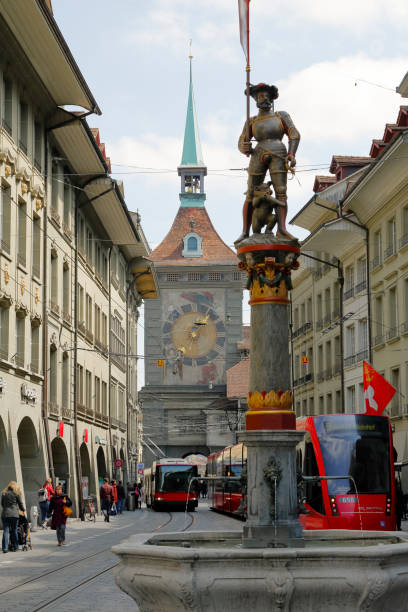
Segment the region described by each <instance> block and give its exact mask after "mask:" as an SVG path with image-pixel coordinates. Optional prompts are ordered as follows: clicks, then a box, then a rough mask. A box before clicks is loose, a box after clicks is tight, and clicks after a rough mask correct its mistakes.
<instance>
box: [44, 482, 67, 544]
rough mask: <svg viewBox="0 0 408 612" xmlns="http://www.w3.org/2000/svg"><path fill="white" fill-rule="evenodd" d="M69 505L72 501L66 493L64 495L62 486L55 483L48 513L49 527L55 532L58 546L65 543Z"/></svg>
mask: <svg viewBox="0 0 408 612" xmlns="http://www.w3.org/2000/svg"><path fill="white" fill-rule="evenodd" d="M71 506H72V501H71V500H70V498H69V497H68V495H65V493H64V491H63V489H62V486H61V485H57V486H56V487H55V494H54V495H53V496H52V497H51V501H50V507H49V508H48V515H49V516H52V518H51V529H55V531H56V532H57V541H58V546H63V545H64V544H65V527H66V524H67V517H68V516H70V515H71V514H72V510H71Z"/></svg>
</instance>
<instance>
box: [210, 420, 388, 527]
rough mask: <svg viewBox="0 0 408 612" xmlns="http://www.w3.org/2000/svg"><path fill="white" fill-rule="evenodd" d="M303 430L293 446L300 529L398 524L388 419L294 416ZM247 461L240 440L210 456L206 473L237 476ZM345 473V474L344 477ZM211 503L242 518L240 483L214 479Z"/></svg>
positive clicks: (299, 427) (243, 513)
mask: <svg viewBox="0 0 408 612" xmlns="http://www.w3.org/2000/svg"><path fill="white" fill-rule="evenodd" d="M296 428H297V429H298V430H302V431H305V432H306V434H305V437H304V440H303V441H302V442H301V443H300V444H299V445H298V447H297V467H298V471H299V472H300V473H302V474H303V476H305V477H306V480H305V481H304V483H303V498H304V506H305V509H306V511H307V513H305V514H303V513H302V514H300V515H299V520H300V522H301V523H302V526H303V528H304V529H370V530H394V529H395V528H396V507H395V472H394V456H393V444H392V432H391V426H390V422H389V419H388V418H387V417H382V416H374V415H365V414H330V415H321V416H309V417H302V418H299V419H297V422H296ZM245 462H246V449H245V447H244V446H243V445H242V444H238V445H236V446H231V447H228V448H226V449H224V450H223V451H220V452H218V453H214V454H213V455H210V456H209V457H208V475H209V476H213V477H216V476H234V475H240V474H241V472H242V469H243V466H244V465H245ZM343 476H344V478H342V477H343ZM209 498H210V506H211V508H213V509H214V510H219V511H221V512H228V513H230V514H233V515H236V516H239V517H241V518H245V500H244V499H243V495H242V489H241V485H240V483H239V482H233V481H232V482H228V481H224V482H223V481H216V480H215V481H214V482H212V483H211V484H210V487H209Z"/></svg>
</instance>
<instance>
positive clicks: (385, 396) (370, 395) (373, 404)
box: [363, 361, 396, 415]
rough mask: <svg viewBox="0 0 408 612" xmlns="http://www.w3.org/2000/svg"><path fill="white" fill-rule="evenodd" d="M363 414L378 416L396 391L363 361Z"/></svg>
mask: <svg viewBox="0 0 408 612" xmlns="http://www.w3.org/2000/svg"><path fill="white" fill-rule="evenodd" d="M363 391H364V403H365V408H366V411H365V414H376V415H380V414H382V413H383V412H384V410H385V408H386V407H387V405H388V404H389V403H390V401H391V400H392V398H393V397H394V395H395V392H396V389H395V387H393V386H392V385H390V383H389V382H388V381H387V380H385V378H384V377H383V376H381V374H379V373H378V372H377V370H374V368H373V367H372V366H371V365H370V364H369V363H368V362H367V361H363Z"/></svg>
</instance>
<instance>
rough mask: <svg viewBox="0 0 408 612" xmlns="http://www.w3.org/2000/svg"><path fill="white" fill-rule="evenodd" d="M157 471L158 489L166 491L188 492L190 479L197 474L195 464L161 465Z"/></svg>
mask: <svg viewBox="0 0 408 612" xmlns="http://www.w3.org/2000/svg"><path fill="white" fill-rule="evenodd" d="M157 471H158V475H157V476H158V478H157V482H158V490H159V491H162V492H166V493H175V492H177V491H183V492H187V491H188V484H189V482H190V480H191V479H192V478H194V477H195V476H197V467H196V466H194V465H161V466H160V467H158V468H157ZM191 488H192V487H190V489H191Z"/></svg>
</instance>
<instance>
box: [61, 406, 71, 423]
mask: <svg viewBox="0 0 408 612" xmlns="http://www.w3.org/2000/svg"><path fill="white" fill-rule="evenodd" d="M62 418H63V419H64V421H70V420H71V419H72V410H71V408H68V407H67V406H63V407H62Z"/></svg>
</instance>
